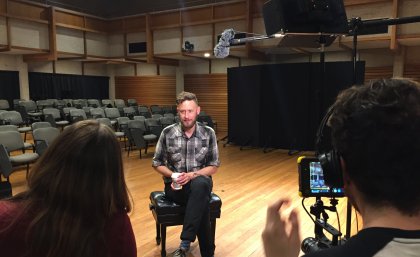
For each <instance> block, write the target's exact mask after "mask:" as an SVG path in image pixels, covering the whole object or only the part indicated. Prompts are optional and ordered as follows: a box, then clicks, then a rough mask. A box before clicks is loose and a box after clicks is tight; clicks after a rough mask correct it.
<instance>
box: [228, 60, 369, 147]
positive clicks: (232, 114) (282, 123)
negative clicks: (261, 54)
mask: <svg viewBox="0 0 420 257" xmlns="http://www.w3.org/2000/svg"><path fill="white" fill-rule="evenodd" d="M324 65H325V68H324V66H322V64H321V63H292V64H273V65H258V66H247V67H237V68H230V69H228V111H229V113H228V139H229V141H230V142H233V143H236V144H239V145H250V146H257V147H269V148H282V149H294V150H313V149H314V142H315V135H316V131H317V128H318V125H319V122H320V120H321V119H322V117H323V115H324V114H325V112H326V110H327V108H328V107H329V106H330V105H331V104H332V103H333V101H334V99H335V97H336V96H337V94H338V92H339V91H341V90H343V89H344V88H347V87H349V86H351V85H352V84H353V71H352V67H353V63H352V62H332V63H325V64H324ZM324 69H325V72H324ZM356 70H357V78H358V81H357V83H362V82H363V81H364V62H358V64H357V69H356ZM243 110H246V114H245V113H240V112H239V111H243Z"/></svg>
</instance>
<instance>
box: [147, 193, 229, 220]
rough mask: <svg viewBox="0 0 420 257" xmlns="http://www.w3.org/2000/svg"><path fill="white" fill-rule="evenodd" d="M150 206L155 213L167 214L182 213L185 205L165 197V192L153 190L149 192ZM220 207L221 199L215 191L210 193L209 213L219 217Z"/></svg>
mask: <svg viewBox="0 0 420 257" xmlns="http://www.w3.org/2000/svg"><path fill="white" fill-rule="evenodd" d="M150 202H151V205H152V206H151V208H153V209H154V211H155V212H156V214H157V215H167V214H169V215H170V214H184V212H185V206H182V205H179V204H177V203H175V202H173V201H171V200H169V199H167V198H166V197H165V192H163V191H154V192H151V193H150ZM221 207H222V200H220V197H219V196H218V195H216V194H215V193H211V198H210V213H212V214H216V215H215V216H216V217H217V218H219V217H220V208H221Z"/></svg>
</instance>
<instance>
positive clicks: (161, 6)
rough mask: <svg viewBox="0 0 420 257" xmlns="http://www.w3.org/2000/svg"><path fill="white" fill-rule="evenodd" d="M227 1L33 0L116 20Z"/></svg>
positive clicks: (33, 0)
mask: <svg viewBox="0 0 420 257" xmlns="http://www.w3.org/2000/svg"><path fill="white" fill-rule="evenodd" d="M226 1H227V0H183V1H180V0H55V1H49V0H32V2H38V3H42V4H47V5H52V6H56V7H61V8H64V9H69V10H73V11H77V12H82V13H87V14H91V15H95V16H99V17H103V18H116V17H123V16H131V15H136V14H142V13H150V12H157V11H164V10H173V9H180V8H186V7H192V6H199V5H205V4H214V3H220V2H226Z"/></svg>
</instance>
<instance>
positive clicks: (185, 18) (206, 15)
mask: <svg viewBox="0 0 420 257" xmlns="http://www.w3.org/2000/svg"><path fill="white" fill-rule="evenodd" d="M212 18H213V13H212V9H211V8H209V7H205V8H196V9H187V10H181V23H182V24H186V23H194V22H208V21H209V20H211V19H212Z"/></svg>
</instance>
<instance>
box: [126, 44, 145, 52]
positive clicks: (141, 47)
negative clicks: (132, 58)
mask: <svg viewBox="0 0 420 257" xmlns="http://www.w3.org/2000/svg"><path fill="white" fill-rule="evenodd" d="M146 52H147V44H146V42H135V43H128V53H129V54H135V53H146Z"/></svg>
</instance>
